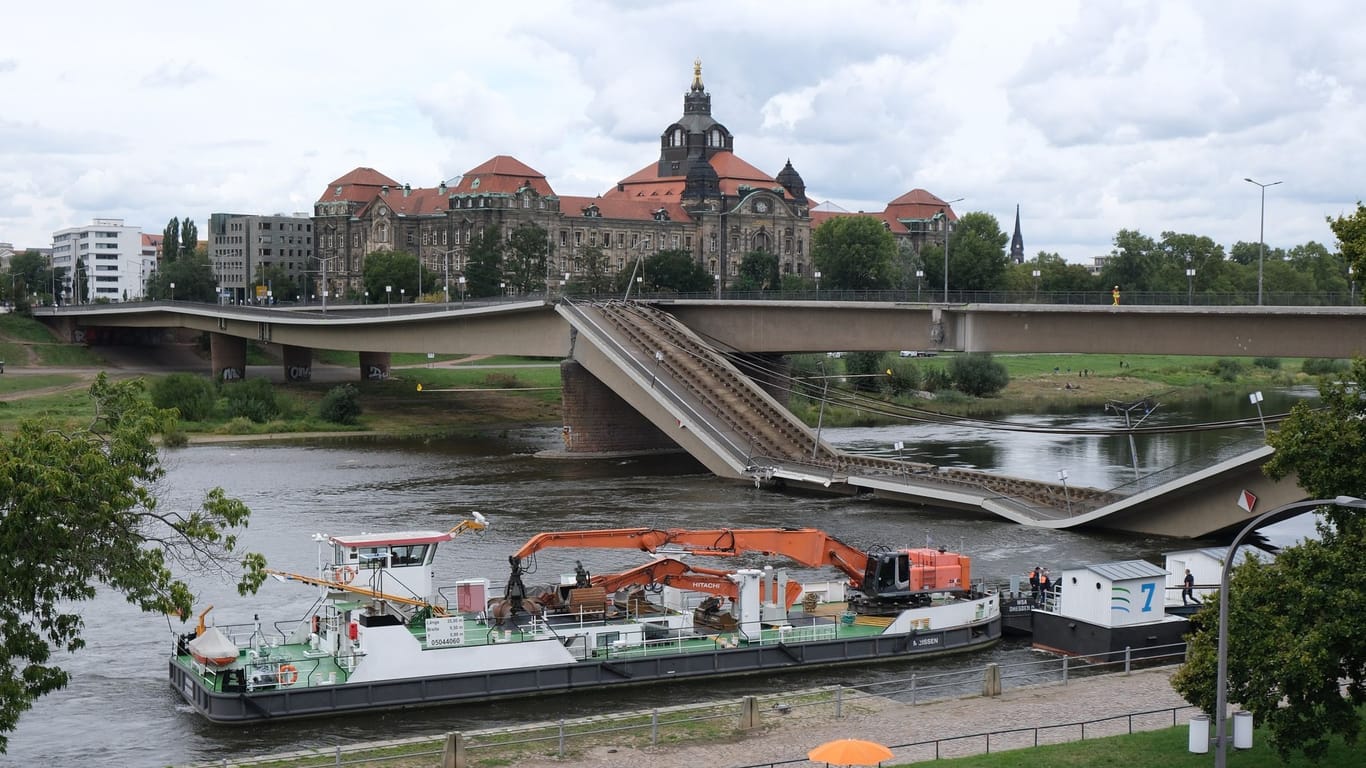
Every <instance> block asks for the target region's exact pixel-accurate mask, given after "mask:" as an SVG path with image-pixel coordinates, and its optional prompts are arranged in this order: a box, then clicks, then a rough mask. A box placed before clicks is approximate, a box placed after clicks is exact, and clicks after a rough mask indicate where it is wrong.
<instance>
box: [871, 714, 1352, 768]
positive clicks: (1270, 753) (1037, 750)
mask: <svg viewBox="0 0 1366 768" xmlns="http://www.w3.org/2000/svg"><path fill="white" fill-rule="evenodd" d="M1210 727H1211V728H1213V724H1211V726H1210ZM1188 735H1189V730H1188V726H1186V725H1180V726H1177V727H1176V728H1167V729H1165V730H1161V731H1145V732H1142V733H1135V734H1132V735H1126V736H1111V737H1108V738H1103V739H1087V740H1086V741H1075V742H1069V743H1067V744H1051V745H1048V746H1042V747H1032V748H1026V749H1017V750H1012V751H1009V752H994V753H992V754H989V755H985V754H984V755H974V756H972V757H960V758H955V759H952V760H939V761H936V762H935V763H934V764H935V765H943V766H946V768H1043V766H1047V767H1048V768H1096V767H1097V766H1102V767H1103V766H1114V767H1115V768H1209V766H1210V765H1213V763H1214V753H1213V748H1212V747H1211V751H1210V752H1207V753H1205V754H1193V753H1191V752H1190V751H1188V741H1187V739H1188ZM979 743H981V742H979ZM1252 745H1253V746H1252V749H1248V750H1230V752H1229V754H1228V765H1229V766H1230V768H1309V766H1313V767H1314V768H1358V766H1360V765H1362V762H1363V760H1362V752H1361V749H1362V746H1361V745H1360V744H1358V745H1356V746H1354V747H1349V746H1348V745H1346V744H1344V743H1343V742H1342V740H1341V739H1335V740H1334V741H1333V743H1332V745H1330V746H1329V749H1328V754H1327V756H1325V757H1324V759H1323V760H1322V761H1320V762H1317V763H1313V762H1310V761H1309V760H1306V759H1304V758H1303V757H1296V758H1292V759H1291V760H1290V761H1289V762H1281V759H1280V757H1279V756H1277V755H1276V752H1275V750H1273V749H1272V748H1271V747H1270V744H1269V741H1268V738H1267V734H1266V732H1265V731H1263V730H1262V729H1260V728H1259V729H1257V730H1256V732H1255V733H1254V735H1253V739H1252ZM895 765H897V766H909V765H924V763H896V764H895Z"/></svg>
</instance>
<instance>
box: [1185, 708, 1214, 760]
mask: <svg viewBox="0 0 1366 768" xmlns="http://www.w3.org/2000/svg"><path fill="white" fill-rule="evenodd" d="M1188 741H1189V743H1188V745H1187V748H1188V749H1190V751H1191V752H1193V753H1195V754H1197V755H1203V754H1205V753H1206V752H1208V751H1209V715H1196V716H1194V717H1192V718H1191V730H1190V736H1189V739H1188Z"/></svg>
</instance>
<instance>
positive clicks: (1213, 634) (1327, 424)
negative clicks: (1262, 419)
mask: <svg viewBox="0 0 1366 768" xmlns="http://www.w3.org/2000/svg"><path fill="white" fill-rule="evenodd" d="M1362 377H1366V361H1363V360H1362V359H1357V360H1356V361H1354V362H1353V364H1352V370H1351V373H1350V374H1349V375H1348V376H1344V377H1342V378H1325V379H1323V380H1322V381H1321V383H1320V405H1319V406H1318V407H1311V406H1308V405H1306V404H1304V403H1300V404H1297V405H1295V406H1294V408H1292V409H1291V413H1290V416H1289V417H1288V418H1287V419H1286V420H1285V421H1284V422H1282V424H1281V427H1280V429H1278V430H1277V431H1276V432H1274V433H1272V434H1271V436H1270V437H1269V439H1268V442H1269V443H1270V444H1271V445H1272V446H1273V447H1274V448H1275V449H1276V453H1275V454H1274V455H1273V456H1272V458H1271V460H1270V461H1268V462H1267V464H1266V466H1265V471H1266V473H1267V474H1268V475H1269V476H1270V477H1272V478H1273V479H1282V478H1286V477H1289V476H1290V475H1291V474H1292V473H1293V474H1294V475H1295V476H1296V477H1297V478H1298V482H1299V484H1300V486H1301V487H1302V488H1304V490H1305V491H1306V492H1307V493H1308V494H1309V496H1310V497H1311V498H1332V497H1335V496H1338V495H1351V496H1362V495H1363V494H1364V493H1366V467H1363V466H1362V463H1361V461H1360V458H1361V446H1362V445H1363V444H1364V441H1366V425H1364V422H1363V417H1366V402H1364V401H1363V400H1362V399H1361V398H1360V396H1359V389H1358V387H1357V385H1356V384H1355V383H1349V382H1357V381H1362V380H1363V378H1362ZM1323 512H1324V518H1325V521H1326V524H1320V526H1319V532H1318V533H1319V538H1318V540H1310V541H1306V542H1304V543H1302V544H1298V545H1296V546H1293V547H1288V548H1286V549H1285V550H1283V551H1282V552H1281V554H1280V555H1278V556H1277V557H1276V559H1275V560H1274V561H1273V562H1270V563H1265V564H1262V563H1257V562H1255V561H1245V562H1243V563H1241V564H1239V565H1237V567H1236V568H1235V569H1234V571H1233V576H1232V581H1231V584H1230V588H1229V595H1228V599H1229V614H1228V621H1229V635H1228V640H1229V647H1228V654H1227V656H1228V660H1229V666H1228V683H1229V699H1230V700H1231V701H1234V702H1237V703H1239V704H1240V705H1242V706H1243V707H1244V708H1246V709H1247V710H1248V711H1250V712H1252V714H1253V717H1254V718H1255V719H1256V720H1257V722H1259V723H1261V724H1262V725H1264V726H1265V727H1267V728H1268V729H1269V730H1270V731H1271V734H1272V739H1273V742H1274V744H1275V746H1276V750H1277V752H1279V753H1280V754H1281V755H1282V757H1288V756H1289V754H1290V753H1291V752H1293V751H1301V752H1303V753H1304V754H1305V755H1306V756H1308V757H1309V758H1310V759H1313V758H1314V757H1316V756H1318V755H1321V754H1322V753H1323V750H1324V749H1325V747H1326V745H1327V743H1328V739H1329V737H1330V736H1333V735H1339V736H1342V737H1343V738H1345V739H1346V740H1347V741H1348V743H1355V741H1356V739H1357V737H1358V735H1359V731H1360V727H1361V721H1360V715H1359V713H1358V708H1359V707H1361V706H1362V705H1363V704H1366V683H1363V680H1366V643H1362V642H1361V638H1362V637H1363V636H1366V614H1363V613H1362V611H1361V609H1360V607H1361V604H1362V602H1363V600H1366V563H1363V562H1362V560H1361V551H1362V548H1363V547H1366V518H1363V516H1362V514H1361V513H1360V512H1359V511H1357V512H1353V511H1351V510H1345V509H1342V508H1338V507H1329V508H1326V509H1325V510H1324V511H1323ZM1216 612H1217V609H1216V608H1214V607H1211V608H1208V609H1206V610H1204V611H1202V612H1201V613H1200V614H1199V615H1198V616H1197V629H1196V631H1195V632H1194V633H1193V634H1192V635H1191V636H1190V637H1189V643H1190V652H1189V655H1188V657H1187V658H1188V661H1187V662H1186V664H1185V666H1183V667H1182V669H1181V671H1180V672H1179V673H1178V674H1177V675H1176V676H1175V677H1174V678H1173V680H1172V685H1173V686H1174V687H1175V688H1176V690H1177V691H1179V692H1180V693H1181V694H1182V695H1183V696H1185V697H1186V698H1187V700H1189V701H1191V702H1192V703H1194V704H1196V705H1197V706H1200V707H1202V708H1204V709H1205V711H1207V712H1212V711H1213V710H1214V704H1215V701H1216V694H1217V690H1216V681H1217V669H1216V661H1217V653H1218V645H1217V641H1218V628H1217V615H1216ZM1342 680H1346V681H1348V683H1347V685H1346V688H1345V690H1344V688H1343V687H1342V684H1341V681H1342Z"/></svg>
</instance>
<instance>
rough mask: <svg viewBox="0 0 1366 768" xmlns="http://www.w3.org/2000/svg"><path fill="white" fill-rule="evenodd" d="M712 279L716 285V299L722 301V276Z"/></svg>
mask: <svg viewBox="0 0 1366 768" xmlns="http://www.w3.org/2000/svg"><path fill="white" fill-rule="evenodd" d="M711 278H712V281H713V282H715V283H716V299H717V301H720V300H721V276H720V275H712V276H711Z"/></svg>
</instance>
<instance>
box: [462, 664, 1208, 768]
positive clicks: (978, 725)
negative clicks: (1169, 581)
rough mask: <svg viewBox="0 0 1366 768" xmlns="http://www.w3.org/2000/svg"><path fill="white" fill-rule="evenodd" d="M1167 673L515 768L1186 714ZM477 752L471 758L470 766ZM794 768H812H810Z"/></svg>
mask: <svg viewBox="0 0 1366 768" xmlns="http://www.w3.org/2000/svg"><path fill="white" fill-rule="evenodd" d="M1175 671H1176V668H1175V667H1170V668H1163V669H1155V670H1144V671H1140V672H1135V673H1134V674H1132V675H1108V676H1104V677H1090V678H1085V679H1080V680H1078V679H1074V680H1072V681H1071V682H1070V683H1068V684H1066V685H1063V684H1061V683H1056V684H1048V685H1040V686H1030V687H1020V688H1013V689H1009V690H1007V691H1006V693H1005V694H1003V695H1001V696H999V697H996V698H990V699H989V698H984V697H972V698H965V699H954V700H950V701H943V702H936V703H931V704H918V705H915V706H912V705H909V704H901V703H897V702H893V701H890V700H887V699H881V698H862V697H861V698H858V699H854V700H852V701H848V702H846V705H845V717H844V718H842V719H840V720H836V719H834V716H833V712H832V710H831V709H830V708H828V707H819V708H817V707H811V708H798V709H794V710H793V711H792V712H790V713H789V714H787V715H779V714H777V713H776V712H772V711H765V712H763V713H762V714H761V719H762V722H763V723H764V727H763V728H761V729H760V730H759V731H758V732H755V733H751V734H749V735H745V736H738V737H735V738H734V739H731V740H727V741H725V742H723V743H717V742H709V743H698V744H688V745H678V746H660V747H646V748H643V749H632V748H629V747H614V746H611V744H610V739H611V737H610V736H604V737H602V738H603V740H604V741H603V743H602V744H601V745H600V746H596V747H593V748H590V749H588V750H586V751H584V752H582V753H580V754H578V755H575V756H572V757H567V758H566V759H564V760H557V759H554V758H536V757H532V756H524V757H522V758H521V759H519V760H518V762H517V765H518V766H521V768H639V766H643V765H685V766H690V768H707V767H710V768H737V767H738V766H750V765H756V764H760V765H762V764H766V763H768V762H770V761H771V762H782V761H788V760H799V759H802V758H805V756H806V751H807V750H809V749H811V748H812V747H815V746H816V745H818V744H821V743H823V742H826V741H830V740H833V739H843V738H858V739H868V740H871V741H877V742H880V743H882V744H907V743H911V742H917V741H926V740H930V739H945V738H951V737H954V736H966V735H970V734H978V733H984V732H987V731H1000V730H1006V729H1011V728H1033V727H1036V726H1049V725H1060V724H1064V723H1076V722H1081V721H1085V720H1097V719H1100V718H1104V717H1110V716H1115V715H1127V714H1130V713H1134V712H1143V711H1146V710H1154V709H1164V708H1171V707H1181V706H1185V704H1186V702H1185V701H1184V700H1183V699H1182V698H1181V696H1180V695H1179V694H1178V693H1176V691H1174V690H1172V687H1171V682H1170V679H1171V675H1172V674H1173V673H1174V672H1175ZM1193 714H1195V710H1187V711H1183V712H1178V713H1177V723H1178V724H1184V723H1186V722H1188V721H1189V719H1190V716H1191V715H1193ZM1171 725H1172V717H1171V714H1170V713H1165V714H1162V715H1154V716H1147V717H1141V718H1134V723H1133V727H1134V730H1155V729H1158V728H1166V727H1170V726H1171ZM1128 729H1129V722H1128V718H1121V719H1119V720H1116V721H1109V722H1106V723H1100V724H1096V725H1088V726H1087V727H1086V736H1087V738H1092V737H1098V736H1106V735H1114V734H1118V733H1127V732H1128ZM1080 736H1081V730H1080V728H1077V727H1071V728H1054V729H1049V730H1045V731H1040V732H1039V736H1038V738H1039V743H1040V744H1045V743H1057V742H1064V741H1075V740H1077V739H1078V738H1080ZM1033 743H1034V733H1033V732H1032V731H1030V732H1026V733H1022V734H1018V735H1012V736H998V737H993V738H992V740H991V749H992V751H993V752H994V751H997V750H1002V749H1008V748H1017V747H1028V746H1031V745H1032V744H1033ZM940 750H941V751H940V754H941V756H943V757H958V756H961V755H970V754H978V753H981V752H983V751H984V750H985V741H984V739H982V738H975V739H964V740H961V741H954V742H947V743H943V744H941V746H940ZM895 753H896V759H895V760H893V761H889V764H895V763H897V762H901V763H910V762H917V761H921V760H930V759H933V758H934V747H933V746H932V745H931V746H926V747H917V748H903V749H899V750H896V751H895ZM477 756H478V752H477V751H475V752H473V753H471V757H474V758H476V759H477ZM793 765H794V766H809V765H813V764H812V763H810V762H809V761H804V762H799V763H794V764H793Z"/></svg>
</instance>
